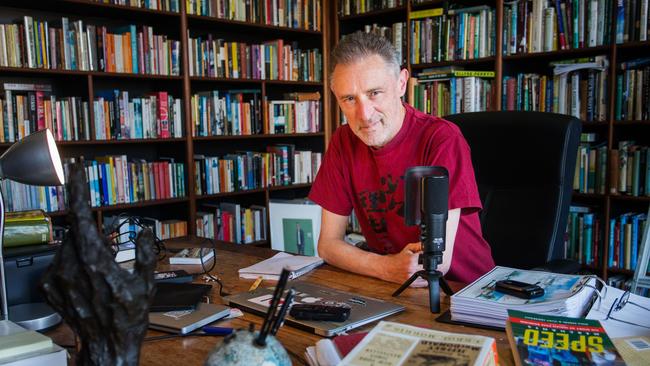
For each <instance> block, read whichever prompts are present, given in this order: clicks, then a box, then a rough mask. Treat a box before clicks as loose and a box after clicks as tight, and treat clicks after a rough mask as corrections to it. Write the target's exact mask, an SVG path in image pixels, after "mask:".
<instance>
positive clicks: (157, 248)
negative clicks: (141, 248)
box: [104, 213, 166, 260]
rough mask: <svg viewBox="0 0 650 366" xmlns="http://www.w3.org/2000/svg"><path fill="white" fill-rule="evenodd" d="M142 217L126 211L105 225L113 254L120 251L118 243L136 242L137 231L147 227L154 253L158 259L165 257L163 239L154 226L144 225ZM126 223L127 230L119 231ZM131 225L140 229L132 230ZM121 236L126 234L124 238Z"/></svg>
mask: <svg viewBox="0 0 650 366" xmlns="http://www.w3.org/2000/svg"><path fill="white" fill-rule="evenodd" d="M142 220H143V218H142V217H140V216H131V215H128V214H126V213H120V214H118V215H117V216H116V217H115V218H114V219H113V222H112V223H110V224H109V225H105V229H104V234H105V235H106V237H108V238H109V240H110V241H111V250H112V251H113V254H114V255H117V252H119V251H120V245H123V244H128V243H133V244H134V245H135V244H137V243H136V241H135V240H136V238H137V236H138V233H139V232H140V231H142V230H145V229H149V230H151V232H152V233H153V235H154V248H153V249H154V253H155V254H156V255H157V256H158V260H163V259H164V258H165V257H166V248H165V244H164V243H163V241H162V240H161V239H160V238H159V237H158V235H157V234H156V230H155V228H152V227H151V226H150V225H146V224H144V223H143V222H142ZM124 225H127V227H128V228H129V230H128V231H124V232H121V231H122V230H121V229H122V227H123V226H124ZM131 225H133V226H135V227H138V228H140V229H142V230H139V231H134V230H132V227H131ZM123 236H127V237H126V239H125V238H123Z"/></svg>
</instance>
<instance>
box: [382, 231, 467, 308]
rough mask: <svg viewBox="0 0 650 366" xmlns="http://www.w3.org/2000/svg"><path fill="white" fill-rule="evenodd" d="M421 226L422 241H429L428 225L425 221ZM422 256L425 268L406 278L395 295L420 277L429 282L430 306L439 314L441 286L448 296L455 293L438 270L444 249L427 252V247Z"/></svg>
mask: <svg viewBox="0 0 650 366" xmlns="http://www.w3.org/2000/svg"><path fill="white" fill-rule="evenodd" d="M420 227H421V232H422V233H423V234H422V237H421V240H422V243H427V240H428V238H427V236H428V235H426V232H427V230H426V229H427V228H426V225H425V224H424V223H423V224H421V226H420ZM423 247H424V248H426V245H424V244H423ZM421 258H422V262H423V267H424V268H423V269H422V270H420V271H417V272H415V273H413V275H412V276H411V277H410V278H409V279H408V280H406V282H404V283H403V284H402V286H400V287H399V288H398V289H397V290H395V292H393V297H397V296H399V295H400V294H401V293H402V292H403V291H404V290H406V289H407V288H408V287H409V286H410V285H411V283H413V281H415V280H416V279H417V278H418V277H420V278H422V279H424V280H425V281H427V283H428V284H429V308H430V309H431V312H432V313H435V314H437V313H440V288H442V290H443V291H444V292H445V294H447V295H448V296H451V295H453V293H454V292H453V291H452V290H451V287H449V284H448V283H447V281H446V280H445V278H444V277H443V276H442V272H440V271H438V264H440V263H442V251H436V250H434V251H433V252H427V251H426V249H425V252H424V253H423V254H422V255H421Z"/></svg>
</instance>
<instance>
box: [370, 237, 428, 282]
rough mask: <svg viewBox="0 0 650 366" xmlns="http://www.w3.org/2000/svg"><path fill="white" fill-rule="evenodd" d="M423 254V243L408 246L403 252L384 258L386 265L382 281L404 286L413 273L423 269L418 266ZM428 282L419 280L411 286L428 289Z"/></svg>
mask: <svg viewBox="0 0 650 366" xmlns="http://www.w3.org/2000/svg"><path fill="white" fill-rule="evenodd" d="M420 253H422V243H419V242H418V243H410V244H407V245H406V246H405V247H404V249H402V251H401V252H399V253H396V254H389V255H386V256H384V258H385V260H384V263H385V265H384V266H383V268H384V271H383V273H382V276H381V279H383V280H385V281H389V282H394V283H399V284H402V283H404V282H406V280H408V279H409V278H410V277H411V275H413V273H415V272H417V271H419V270H421V269H422V265H421V264H418V257H419V256H420ZM426 286H427V282H426V281H425V280H423V279H422V278H418V279H416V280H415V281H413V283H412V284H411V287H426Z"/></svg>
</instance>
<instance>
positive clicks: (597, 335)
mask: <svg viewBox="0 0 650 366" xmlns="http://www.w3.org/2000/svg"><path fill="white" fill-rule="evenodd" d="M506 333H507V334H508V341H509V342H510V347H511V349H512V352H513V356H514V359H515V364H516V365H517V366H522V365H553V364H555V363H556V362H557V363H560V364H563V365H564V364H570V365H610V366H621V365H625V362H624V361H623V359H622V357H621V355H620V354H619V353H618V351H617V350H616V347H614V344H613V343H612V340H611V339H610V338H609V337H608V336H607V333H605V329H604V328H603V327H602V325H601V324H600V322H599V321H598V320H593V319H583V318H569V317H564V316H552V315H542V314H535V313H527V312H523V311H518V310H508V321H507V324H506Z"/></svg>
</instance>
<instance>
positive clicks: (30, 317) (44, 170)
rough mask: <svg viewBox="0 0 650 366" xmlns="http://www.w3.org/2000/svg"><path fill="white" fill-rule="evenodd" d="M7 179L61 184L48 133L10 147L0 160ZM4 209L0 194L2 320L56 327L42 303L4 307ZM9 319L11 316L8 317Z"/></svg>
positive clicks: (1, 176) (59, 167) (58, 160)
mask: <svg viewBox="0 0 650 366" xmlns="http://www.w3.org/2000/svg"><path fill="white" fill-rule="evenodd" d="M2 179H11V180H13V181H16V182H20V183H25V184H32V185H39V186H58V185H62V184H64V183H65V179H64V176H63V166H62V165H61V158H60V157H59V152H58V150H57V148H56V143H55V142H54V137H53V136H52V132H50V130H48V129H45V130H41V131H38V132H35V133H33V134H31V135H29V136H27V137H25V138H23V139H22V140H20V141H18V142H16V143H15V144H13V145H11V147H9V149H7V151H5V153H4V154H2V156H0V180H2ZM4 222H5V207H4V198H3V196H2V190H0V276H1V277H2V279H1V280H0V287H1V289H0V291H2V293H1V295H2V320H11V321H13V322H15V323H18V324H20V325H21V326H23V327H25V328H28V329H32V330H40V329H45V328H49V327H51V326H53V325H56V324H57V323H58V322H60V321H61V316H59V314H58V313H56V312H55V311H54V310H52V308H50V307H49V306H48V305H47V304H45V303H32V304H20V305H16V306H12V308H11V314H10V310H9V309H8V306H7V284H6V278H5V262H4V257H3V242H2V239H3V235H4ZM10 315H11V316H10Z"/></svg>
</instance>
